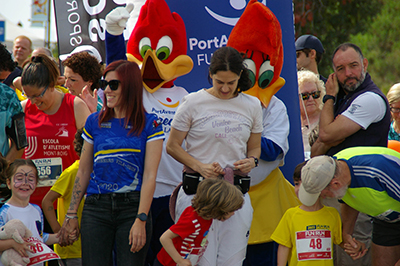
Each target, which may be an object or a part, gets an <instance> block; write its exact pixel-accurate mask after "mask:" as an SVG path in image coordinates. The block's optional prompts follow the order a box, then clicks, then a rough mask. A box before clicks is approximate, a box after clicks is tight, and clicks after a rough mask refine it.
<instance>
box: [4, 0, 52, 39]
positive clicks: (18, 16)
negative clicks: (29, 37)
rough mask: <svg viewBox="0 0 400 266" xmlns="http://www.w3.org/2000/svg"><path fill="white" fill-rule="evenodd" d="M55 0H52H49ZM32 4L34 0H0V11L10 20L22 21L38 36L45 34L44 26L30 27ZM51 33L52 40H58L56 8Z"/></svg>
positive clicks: (25, 26) (25, 27) (27, 28)
mask: <svg viewBox="0 0 400 266" xmlns="http://www.w3.org/2000/svg"><path fill="white" fill-rule="evenodd" d="M48 1H51V2H53V1H52V0H48ZM31 4H32V0H0V7H1V8H0V13H1V14H2V15H3V16H4V17H6V18H7V19H8V20H10V21H12V22H14V23H18V22H21V23H22V25H23V28H24V29H26V30H29V31H31V32H33V33H35V34H37V35H38V36H43V38H44V36H45V29H44V28H32V27H30V25H31V22H30V21H29V19H30V17H31ZM51 15H52V16H51V24H50V27H51V33H50V39H51V41H52V42H55V41H56V40H57V36H56V26H55V22H54V10H53V9H52V10H51Z"/></svg>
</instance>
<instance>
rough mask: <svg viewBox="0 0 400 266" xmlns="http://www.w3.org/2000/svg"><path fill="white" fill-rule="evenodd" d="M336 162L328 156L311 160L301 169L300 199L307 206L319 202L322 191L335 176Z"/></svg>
mask: <svg viewBox="0 0 400 266" xmlns="http://www.w3.org/2000/svg"><path fill="white" fill-rule="evenodd" d="M335 169H336V162H335V160H334V159H333V158H332V157H330V156H326V155H322V156H317V157H314V158H311V159H310V160H309V161H308V162H307V163H306V165H304V166H303V168H302V169H301V185H300V189H299V199H300V201H301V203H303V204H304V205H306V206H312V205H314V204H315V202H317V200H318V197H319V195H320V194H321V191H322V190H324V189H325V188H326V187H327V186H328V184H329V183H330V182H331V180H332V178H333V176H334V175H335Z"/></svg>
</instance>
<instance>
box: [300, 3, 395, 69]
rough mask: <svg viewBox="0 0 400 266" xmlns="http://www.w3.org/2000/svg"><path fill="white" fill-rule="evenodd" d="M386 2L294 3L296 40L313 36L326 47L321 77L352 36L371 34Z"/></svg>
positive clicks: (320, 67)
mask: <svg viewBox="0 0 400 266" xmlns="http://www.w3.org/2000/svg"><path fill="white" fill-rule="evenodd" d="M384 1H386V0H367V1H365V0H341V1H337V0H293V3H294V18H295V32H296V38H297V37H298V36H300V35H303V34H312V35H315V36H317V37H318V38H319V39H320V40H321V42H322V44H323V45H324V48H325V54H324V56H323V58H322V61H321V63H320V65H319V71H320V73H321V74H322V75H324V76H328V74H329V73H331V72H332V67H331V56H332V52H333V51H334V49H335V48H336V47H337V46H338V45H339V44H341V43H344V42H348V41H350V36H351V35H356V34H358V33H360V34H363V33H365V32H366V31H368V30H369V29H370V24H371V23H372V22H373V19H374V17H375V16H376V15H377V14H378V13H379V12H380V10H381V8H382V2H384ZM392 1H393V2H395V1H396V0H392ZM397 1H398V0H397ZM356 44H358V43H356Z"/></svg>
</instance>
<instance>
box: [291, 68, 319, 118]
mask: <svg viewBox="0 0 400 266" xmlns="http://www.w3.org/2000/svg"><path fill="white" fill-rule="evenodd" d="M307 82H311V83H315V85H316V87H317V90H318V91H320V92H321V96H320V97H319V99H320V102H321V104H320V106H319V109H321V110H322V107H323V105H324V104H323V103H322V98H323V97H324V95H325V84H324V82H323V81H322V80H320V79H319V77H318V76H317V74H315V73H314V72H312V71H310V70H299V71H297V83H298V86H299V87H298V90H299V94H300V87H301V86H303V84H305V83H307Z"/></svg>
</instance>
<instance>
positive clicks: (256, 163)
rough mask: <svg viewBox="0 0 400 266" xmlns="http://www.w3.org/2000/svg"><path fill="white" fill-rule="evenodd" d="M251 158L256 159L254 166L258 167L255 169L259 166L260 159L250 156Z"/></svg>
mask: <svg viewBox="0 0 400 266" xmlns="http://www.w3.org/2000/svg"><path fill="white" fill-rule="evenodd" d="M249 158H253V159H254V164H255V165H256V166H254V167H257V166H258V158H257V157H254V156H250V157H249Z"/></svg>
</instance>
